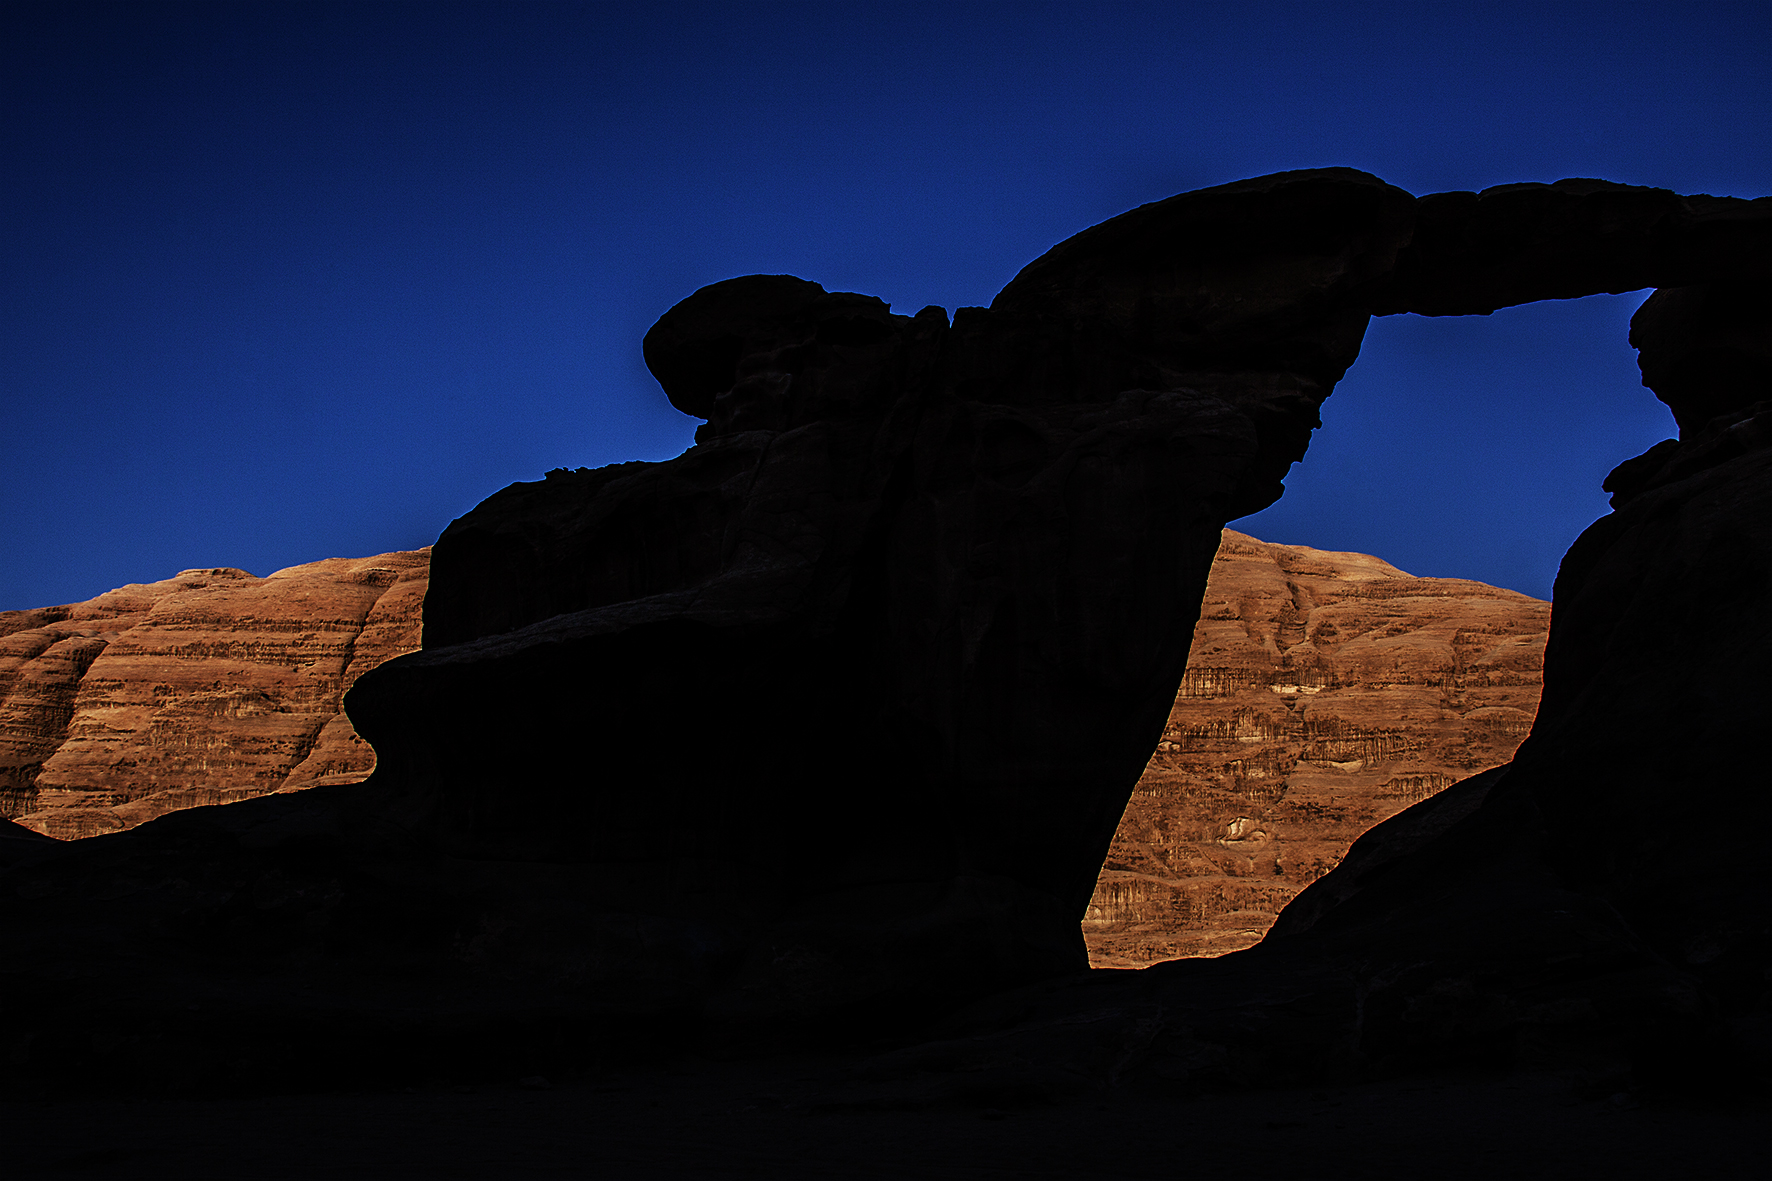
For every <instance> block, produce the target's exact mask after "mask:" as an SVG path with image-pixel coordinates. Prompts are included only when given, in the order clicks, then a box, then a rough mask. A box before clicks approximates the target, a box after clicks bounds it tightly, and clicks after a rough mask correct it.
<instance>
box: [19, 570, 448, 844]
mask: <svg viewBox="0 0 1772 1181" xmlns="http://www.w3.org/2000/svg"><path fill="white" fill-rule="evenodd" d="M429 557H430V551H429V550H428V549H424V550H414V551H409V552H399V553H389V554H379V555H377V556H375V557H372V558H329V559H327V560H325V561H321V562H310V563H307V564H305V565H301V566H291V567H290V568H288V569H287V570H279V571H277V572H276V573H275V574H272V575H270V576H269V577H266V578H255V577H254V576H252V575H251V574H248V573H246V572H245V571H243V570H233V569H211V570H186V571H184V572H183V573H181V574H179V575H178V576H177V577H175V578H169V579H166V580H164V581H161V582H152V583H134V584H131V585H129V586H125V587H122V588H120V589H118V590H114V591H110V592H108V593H106V594H103V595H100V596H98V597H97V598H95V599H90V600H88V601H86V602H84V603H73V604H69V605H67V606H61V607H43V608H38V609H37V610H33V611H7V612H0V816H4V817H7V818H11V819H13V820H16V821H17V822H18V823H20V824H23V825H25V826H26V827H28V828H32V829H35V830H36V831H38V832H41V833H45V834H47V835H50V836H55V837H63V838H67V837H85V836H93V835H96V834H98V833H104V832H112V831H115V830H118V829H124V828H132V827H134V826H135V825H138V824H141V823H142V822H144V821H146V820H151V819H153V818H154V817H156V816H160V815H163V814H164V813H167V812H171V811H175V810H177V809H180V808H188V807H193V806H195V805H199V804H220V803H230V802H232V801H235V800H242V799H248V798H250V797H252V796H259V795H265V794H267V793H270V792H275V791H284V790H293V789H296V788H302V787H312V786H314V785H315V784H319V783H351V782H356V781H358V780H361V779H363V778H364V777H366V776H367V775H368V774H369V772H370V770H371V769H373V767H374V765H375V755H374V752H373V751H372V750H371V749H370V748H369V746H368V744H366V743H364V742H363V741H362V739H360V738H358V737H357V734H356V731H355V730H353V729H352V727H351V724H350V722H349V721H348V720H347V719H346V717H345V715H344V712H343V710H342V708H341V706H340V704H339V703H340V700H341V699H342V697H343V695H344V692H345V690H347V689H349V688H350V686H351V685H352V684H353V683H354V682H355V681H356V679H357V677H359V676H361V675H362V674H363V673H364V672H366V671H368V670H369V669H371V668H374V667H375V666H376V665H378V664H380V663H381V662H382V661H384V660H387V659H389V658H390V657H393V656H397V655H399V654H400V653H402V652H408V651H411V650H412V649H414V648H416V647H418V637H419V627H420V608H421V606H422V604H423V602H424V591H425V576H426V571H427V569H428V564H429Z"/></svg>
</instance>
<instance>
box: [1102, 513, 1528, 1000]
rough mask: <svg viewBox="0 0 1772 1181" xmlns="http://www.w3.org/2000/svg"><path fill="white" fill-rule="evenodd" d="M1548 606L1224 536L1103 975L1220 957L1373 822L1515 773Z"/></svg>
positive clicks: (1119, 900)
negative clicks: (1505, 766)
mask: <svg viewBox="0 0 1772 1181" xmlns="http://www.w3.org/2000/svg"><path fill="white" fill-rule="evenodd" d="M1549 622H1550V604H1549V603H1546V602H1543V601H1542V600H1539V599H1533V598H1530V597H1528V596H1526V595H1521V594H1518V593H1516V592H1513V591H1508V590H1500V589H1498V588H1495V587H1491V586H1485V585H1483V584H1482V583H1478V582H1469V581H1465V580H1461V579H1451V578H1415V577H1412V576H1410V575H1408V574H1406V573H1404V572H1403V571H1401V570H1398V569H1397V568H1396V567H1394V566H1392V565H1390V564H1389V563H1387V562H1383V561H1381V560H1379V559H1377V558H1373V557H1369V556H1367V555H1365V554H1349V553H1329V552H1325V551H1322V550H1315V549H1309V548H1307V547H1304V546H1283V545H1273V544H1269V543H1267V542H1263V541H1257V540H1256V539H1255V538H1253V537H1248V536H1245V535H1244V534H1241V533H1235V532H1232V531H1230V530H1226V531H1225V534H1224V541H1223V543H1222V544H1221V545H1220V546H1219V550H1218V556H1217V558H1216V559H1214V561H1213V563H1212V573H1211V575H1210V576H1209V578H1208V579H1207V582H1206V596H1205V600H1204V602H1203V603H1202V605H1201V609H1200V620H1199V622H1198V623H1197V624H1195V625H1194V640H1193V646H1192V649H1191V651H1190V653H1189V656H1188V667H1187V675H1186V676H1185V677H1183V678H1182V683H1181V691H1180V693H1179V694H1178V695H1177V696H1176V699H1175V706H1174V708H1173V709H1172V710H1171V711H1170V713H1169V721H1168V723H1167V725H1166V726H1165V727H1164V730H1163V737H1162V740H1161V741H1159V742H1158V743H1157V750H1156V752H1155V753H1154V754H1153V755H1152V756H1151V761H1150V765H1149V766H1147V767H1146V768H1145V771H1144V774H1143V775H1142V776H1141V777H1140V778H1139V781H1138V786H1137V787H1135V788H1134V789H1133V792H1132V799H1131V801H1130V802H1129V803H1128V804H1127V806H1126V814H1125V816H1124V817H1123V818H1122V819H1121V821H1120V827H1119V830H1118V831H1117V832H1116V833H1115V834H1114V843H1113V846H1112V848H1110V849H1109V851H1108V855H1107V860H1106V863H1105V864H1104V866H1103V868H1102V872H1101V877H1100V879H1099V880H1098V881H1097V882H1096V886H1095V895H1094V897H1093V898H1091V899H1090V902H1089V909H1088V911H1087V912H1086V914H1085V917H1084V920H1083V931H1084V935H1085V938H1086V939H1087V941H1088V944H1089V961H1090V963H1091V964H1092V965H1094V966H1096V967H1142V966H1144V965H1145V964H1148V963H1150V962H1152V961H1154V960H1163V959H1172V958H1175V957H1177V956H1201V955H1221V954H1223V953H1225V952H1230V951H1236V950H1239V949H1240V948H1244V947H1248V946H1251V945H1253V944H1254V943H1256V942H1258V941H1259V940H1260V939H1261V937H1262V936H1263V935H1264V934H1266V932H1267V929H1268V927H1270V926H1271V925H1272V924H1273V921H1274V917H1275V916H1276V915H1277V914H1279V912H1280V910H1281V908H1282V907H1284V906H1285V905H1286V904H1287V902H1289V901H1290V900H1291V899H1292V897H1293V896H1294V895H1295V894H1297V893H1298V892H1299V891H1300V890H1302V889H1303V888H1304V887H1306V886H1308V885H1310V884H1311V883H1312V882H1314V881H1315V880H1316V879H1318V878H1319V877H1321V876H1323V874H1325V873H1327V872H1328V871H1329V870H1331V869H1333V868H1334V867H1335V866H1336V865H1337V864H1338V863H1339V862H1340V861H1341V858H1342V856H1343V854H1345V853H1346V851H1347V848H1348V846H1349V845H1351V844H1353V842H1354V840H1355V839H1356V838H1358V837H1359V836H1360V834H1361V833H1363V832H1365V831H1366V830H1367V829H1369V828H1371V827H1372V826H1373V825H1374V824H1377V823H1378V822H1380V821H1382V820H1386V819H1388V818H1389V817H1391V816H1392V815H1394V814H1396V813H1397V812H1400V811H1402V810H1403V809H1404V808H1406V807H1408V806H1409V805H1411V804H1414V803H1416V802H1418V801H1420V800H1423V799H1426V798H1428V797H1429V796H1432V795H1434V794H1436V793H1437V792H1439V791H1440V790H1442V789H1443V788H1445V787H1448V786H1450V785H1451V784H1452V783H1455V782H1457V781H1458V780H1461V779H1464V778H1466V777H1468V776H1471V775H1474V774H1476V773H1477V772H1479V771H1482V770H1485V769H1487V768H1489V767H1493V766H1497V765H1499V764H1501V763H1505V762H1507V760H1508V759H1510V758H1512V757H1513V753H1514V750H1515V748H1516V747H1518V746H1519V744H1520V743H1521V741H1523V740H1524V739H1525V737H1526V733H1527V731H1528V730H1529V729H1530V728H1531V725H1532V717H1533V714H1534V713H1535V712H1536V711H1537V709H1538V693H1539V685H1540V677H1541V670H1542V661H1543V652H1544V642H1545V631H1546V628H1547V627H1548V626H1549Z"/></svg>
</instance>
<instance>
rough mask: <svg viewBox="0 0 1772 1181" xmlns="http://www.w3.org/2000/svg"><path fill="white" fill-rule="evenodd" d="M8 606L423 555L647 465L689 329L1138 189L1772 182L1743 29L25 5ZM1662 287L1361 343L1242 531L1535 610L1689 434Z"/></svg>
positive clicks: (972, 261)
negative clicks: (712, 301) (749, 281)
mask: <svg viewBox="0 0 1772 1181" xmlns="http://www.w3.org/2000/svg"><path fill="white" fill-rule="evenodd" d="M0 20H3V22H4V25H3V27H0V89H3V99H4V102H3V107H0V163H3V167H0V202H3V206H0V211H3V213H4V217H3V219H0V300H3V301H4V316H0V412H3V415H0V423H3V426H0V607H30V606H40V605H47V604H52V603H60V602H67V601H72V600H78V599H84V598H87V597H90V596H92V595H95V594H98V593H100V592H102V591H104V590H106V589H109V588H111V587H113V586H117V585H120V584H122V583H125V582H131V581H145V580H151V579H155V578H162V577H166V576H168V575H170V574H172V573H173V572H175V571H177V570H179V569H181V568H186V567H192V566H212V565H228V566H240V567H244V568H245V569H248V570H251V571H253V572H254V573H258V574H264V573H268V572H270V571H271V570H273V569H276V568H279V567H282V566H287V565H292V564H294V563H297V562H304V561H311V560H314V559H317V558H323V557H328V556H361V555H366V554H371V553H376V552H379V551H383V550H390V549H402V548H410V547H415V546H420V545H424V544H426V543H428V542H430V541H431V540H432V539H434V538H435V536H436V535H437V533H439V532H440V531H441V530H442V529H443V527H444V526H445V525H447V524H448V523H449V521H450V519H452V518H453V517H456V516H459V515H460V514H462V513H463V512H466V511H467V510H468V509H470V508H471V507H473V505H474V504H475V503H477V502H478V501H479V500H481V499H483V498H484V497H485V496H487V495H490V494H491V493H492V492H494V491H496V490H497V489H498V488H500V487H502V486H504V485H506V484H508V483H511V482H512V481H515V480H526V479H536V478H539V477H540V476H541V474H542V473H543V472H544V471H546V470H547V469H548V468H552V467H560V466H567V467H578V466H597V465H600V464H604V463H611V462H616V461H621V460H627V459H636V458H639V459H664V458H668V457H670V456H672V455H674V454H677V453H678V452H680V451H681V450H682V449H684V448H685V447H687V446H688V445H689V442H690V435H691V432H692V431H693V428H694V425H695V423H694V421H693V420H690V419H687V418H685V417H684V416H682V415H681V414H679V413H677V412H676V411H675V410H673V409H672V408H671V407H670V405H669V404H668V403H667V402H666V401H665V399H664V397H663V395H662V394H661V393H660V392H659V390H658V388H657V386H656V384H655V383H654V382H653V381H652V380H651V377H650V375H649V374H647V372H646V370H645V367H644V365H643V364H642V362H641V359H640V349H639V342H640V337H641V335H642V334H643V333H644V332H645V330H646V329H647V327H649V326H650V325H651V323H652V322H653V321H654V320H655V319H656V318H657V317H658V316H659V315H660V314H661V313H663V312H664V311H665V309H667V308H668V307H670V306H671V304H673V303H674V302H676V301H677V300H678V299H680V298H682V297H683V296H685V295H687V294H689V292H691V291H693V290H695V289H696V288H697V287H700V286H702V285H704V284H706V283H710V282H713V281H715V280H718V279H722V278H726V277H729V276H732V275H737V274H746V273H752V272H771V273H780V272H787V273H792V274H797V275H801V276H803V277H805V278H809V279H815V280H817V281H818V282H820V283H823V284H824V285H825V286H826V287H828V288H831V289H834V290H853V291H862V292H866V293H869V294H874V295H878V296H880V297H882V298H884V299H886V300H887V301H888V302H890V303H892V304H893V305H894V306H895V308H896V309H897V310H899V311H903V312H912V311H915V310H916V309H918V308H920V307H922V306H924V305H925V304H931V303H933V304H940V305H943V306H945V307H947V308H949V309H952V308H954V307H956V306H960V305H965V304H985V303H988V302H989V301H990V299H991V297H992V296H993V295H994V294H995V293H996V291H997V290H998V289H999V288H1000V287H1002V286H1003V284H1005V283H1007V282H1008V281H1009V279H1010V278H1011V277H1013V276H1014V274H1015V272H1016V271H1017V270H1018V269H1020V268H1021V267H1022V266H1023V265H1024V264H1026V263H1027V262H1028V261H1029V260H1031V259H1032V258H1034V257H1035V256H1037V255H1038V254H1040V253H1041V252H1042V251H1044V250H1045V249H1047V248H1048V247H1050V246H1051V245H1052V244H1053V243H1055V242H1058V241H1059V240H1061V239H1063V238H1065V237H1067V236H1069V235H1070V234H1072V233H1075V232H1076V231H1078V230H1080V229H1083V228H1085V227H1086V226H1089V225H1091V224H1093V223H1095V222H1098V221H1101V220H1103V219H1105V218H1107V217H1111V216H1112V215H1114V214H1116V213H1119V212H1121V211H1123V210H1125V209H1128V208H1131V207H1132V206H1135V205H1138V204H1141V203H1143V202H1146V201H1152V200H1156V199H1160V198H1162V197H1165V196H1168V195H1169V194H1171V193H1175V192H1180V191H1183V190H1186V189H1191V188H1198V187H1201V186H1205V185H1211V184H1218V183H1222V182H1225V181H1230V180H1235V179H1238V178H1240V177H1245V176H1253V175H1258V174H1261V173H1267V172H1274V171H1280V170H1283V169H1289V168H1306V167H1317V166H1324V165H1338V164H1339V165H1350V166H1353V167H1356V168H1363V169H1367V170H1369V171H1372V172H1375V173H1377V174H1378V175H1380V176H1382V177H1384V178H1385V179H1386V180H1389V181H1391V182H1392V183H1394V184H1397V185H1400V186H1402V187H1403V188H1406V189H1409V190H1410V191H1412V192H1416V193H1427V192H1436V191H1441V190H1447V189H1473V188H1482V187H1485V186H1487V185H1492V184H1498V183H1505V182H1510V181H1523V180H1543V181H1550V180H1556V179H1558V178H1561V177H1565V176H1598V177H1604V178H1607V179H1611V180H1618V181H1625V182H1630V183H1636V184H1654V185H1661V186H1664V187H1668V188H1673V189H1676V190H1679V191H1682V192H1709V193H1717V194H1728V195H1736V196H1759V195H1763V194H1767V193H1772V6H1767V5H1764V4H1702V3H1686V4H1680V5H1672V4H1630V3H1619V2H1613V3H1606V4H1591V5H1590V4H1556V3H1546V2H1543V0H1541V2H1539V3H1534V4H1481V3H1475V4H1457V5H1453V4H1435V3H1428V4H1415V5H1391V4H1379V3H1373V4H1334V3H1311V4H1304V3H1270V4H1260V3H1241V4H1227V3H1215V4H1190V3H1185V2H1172V3H1166V4H1141V3H1132V2H1126V3H1114V4H1038V3H971V4H968V3H955V2H952V0H950V2H949V3H945V4H917V3H895V4H868V3H858V2H851V3H845V4H843V5H835V4H831V3H828V2H827V3H817V4H789V3H782V4H769V3H755V4H739V3H733V2H727V3H718V4H699V3H680V4H671V3H660V2H654V3H646V4H618V3H609V4H553V3H541V2H535V0H531V2H527V3H504V4H446V3H346V4H334V3H295V4H286V3H269V2H265V0H257V2H254V3H228V4H158V3H151V2H146V0H136V2H134V3H129V4H123V5H85V4H77V3H69V2H67V0H60V2H57V3H54V4H48V5H38V4H16V3H13V4H6V5H5V6H4V7H3V8H0ZM1640 301H1641V296H1611V297H1606V296H1602V297H1596V298H1594V299H1589V300H1580V301H1572V302H1567V303H1556V304H1538V305H1532V306H1529V307H1525V308H1518V309H1512V310H1508V311H1503V312H1499V313H1497V314H1495V315H1494V316H1490V317H1469V318H1460V319H1432V320H1430V319H1424V318H1421V317H1414V316H1404V317H1392V318H1389V319H1385V320H1378V321H1375V322H1374V324H1373V326H1372V330H1371V332H1370V333H1369V334H1368V336H1367V343H1366V347H1365V350H1364V352H1363V354H1362V356H1361V360H1360V362H1359V363H1358V364H1357V365H1356V366H1355V367H1354V369H1353V370H1352V371H1351V372H1350V373H1349V375H1348V377H1347V379H1346V380H1345V381H1344V382H1343V383H1342V385H1341V386H1340V387H1338V389H1337V391H1336V393H1335V395H1334V397H1333V398H1332V399H1331V400H1330V402H1329V403H1328V404H1327V406H1326V407H1325V409H1324V421H1325V424H1326V427H1325V430H1323V431H1320V432H1318V435H1317V439H1316V441H1315V442H1314V443H1313V445H1312V448H1311V452H1310V455H1309V456H1308V458H1307V459H1306V460H1305V462H1304V463H1303V464H1302V465H1300V466H1299V467H1297V468H1294V470H1293V474H1292V476H1291V477H1290V478H1289V480H1288V489H1289V490H1288V493H1287V496H1286V498H1285V499H1284V500H1282V501H1281V502H1280V504H1279V505H1277V506H1275V507H1274V508H1272V509H1269V510H1267V511H1266V512H1264V513H1262V514H1259V515H1257V516H1256V517H1252V518H1246V519H1245V520H1244V521H1242V522H1240V523H1239V524H1238V525H1237V527H1238V528H1242V529H1244V530H1246V531H1248V532H1252V533H1254V534H1256V535H1257V536H1261V537H1265V538H1268V539H1271V540H1276V541H1286V542H1294V543H1300V544H1306V545H1316V546H1321V547H1325V548H1334V549H1356V550H1363V551H1366V552H1371V553H1376V554H1379V555H1380V556H1382V557H1384V558H1386V559H1388V560H1390V561H1392V562H1395V563H1396V564H1398V565H1400V566H1402V567H1404V568H1405V569H1408V570H1411V571H1414V572H1416V573H1421V574H1442V575H1458V576H1463V577H1472V578H1479V579H1483V580H1485V581H1490V582H1494V583H1498V584H1500V585H1505V586H1510V587H1514V588H1516V589H1519V590H1523V591H1526V592H1528V593H1533V594H1538V595H1548V594H1549V592H1550V585H1551V579H1552V577H1553V576H1554V574H1555V570H1556V563H1557V560H1558V559H1559V558H1560V556H1561V554H1562V552H1563V550H1564V549H1566V548H1567V546H1568V544H1569V542H1570V541H1571V540H1572V539H1573V538H1574V536H1575V534H1576V533H1578V532H1579V531H1580V530H1581V529H1582V528H1583V527H1584V526H1585V525H1586V524H1587V523H1588V522H1590V521H1592V520H1593V519H1594V518H1595V517H1597V516H1599V515H1601V514H1602V513H1603V512H1604V511H1605V508H1606V506H1605V500H1604V497H1603V495H1602V494H1601V493H1600V491H1599V481H1600V479H1601V478H1602V477H1603V476H1604V475H1605V473H1606V471H1607V470H1608V469H1610V468H1611V467H1612V466H1613V465H1614V464H1616V463H1617V462H1619V461H1621V460H1623V459H1625V458H1627V457H1629V456H1631V455H1634V454H1636V453H1638V452H1640V451H1642V450H1644V449H1645V448H1647V447H1648V446H1649V445H1650V444H1652V443H1654V442H1655V441H1657V440H1658V439H1661V438H1664V437H1666V436H1668V435H1670V434H1672V433H1673V427H1672V421H1671V419H1670V418H1669V416H1668V415H1667V414H1666V412H1665V410H1664V409H1663V408H1662V407H1661V406H1660V404H1659V403H1658V402H1656V401H1655V400H1654V399H1653V397H1652V396H1651V395H1650V394H1649V393H1648V392H1647V391H1645V390H1643V389H1642V388H1641V387H1640V386H1639V385H1638V384H1637V374H1636V369H1635V361H1634V354H1633V353H1632V352H1631V350H1630V349H1629V347H1628V345H1627V344H1626V342H1625V330H1626V324H1627V322H1628V320H1629V316H1630V313H1631V311H1632V310H1634V308H1635V306H1636V304H1637V303H1639V302H1640Z"/></svg>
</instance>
